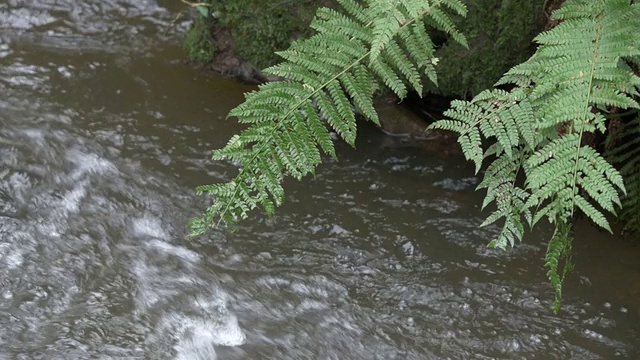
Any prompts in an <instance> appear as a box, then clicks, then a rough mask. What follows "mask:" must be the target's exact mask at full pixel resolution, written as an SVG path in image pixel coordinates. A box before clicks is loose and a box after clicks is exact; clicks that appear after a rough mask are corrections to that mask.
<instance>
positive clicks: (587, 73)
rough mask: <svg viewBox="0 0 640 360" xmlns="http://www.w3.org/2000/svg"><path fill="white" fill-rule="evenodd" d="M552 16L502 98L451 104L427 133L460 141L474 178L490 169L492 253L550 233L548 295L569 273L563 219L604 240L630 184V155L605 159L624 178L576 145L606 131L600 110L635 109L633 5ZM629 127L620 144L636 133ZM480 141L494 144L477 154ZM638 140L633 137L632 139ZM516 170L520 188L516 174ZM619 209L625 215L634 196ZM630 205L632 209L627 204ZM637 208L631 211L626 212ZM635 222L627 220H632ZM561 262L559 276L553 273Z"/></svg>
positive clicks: (569, 9) (611, 2)
mask: <svg viewBox="0 0 640 360" xmlns="http://www.w3.org/2000/svg"><path fill="white" fill-rule="evenodd" d="M554 17H555V18H556V19H558V20H562V22H561V23H560V24H559V25H558V26H556V27H555V28H554V29H553V30H551V31H548V32H544V33H542V34H540V35H538V36H537V37H536V39H535V40H536V42H538V43H539V44H540V46H539V48H538V49H537V51H536V53H535V54H534V55H533V56H532V57H531V58H530V59H529V60H527V61H526V62H524V63H523V64H521V65H517V66H515V67H514V68H512V69H511V70H510V71H509V72H507V73H506V74H505V76H504V77H503V78H502V79H501V80H500V81H499V82H498V85H511V86H515V87H514V88H513V90H511V91H510V92H505V91H501V90H493V91H486V92H483V93H481V94H479V95H478V96H477V97H476V98H474V99H473V100H472V101H470V102H462V101H460V102H455V103H454V104H453V106H452V109H451V110H449V111H447V112H446V113H445V115H446V116H447V117H449V119H445V120H442V121H439V122H437V123H435V124H434V125H433V126H434V127H435V128H440V129H447V130H452V131H456V132H458V133H460V137H459V142H460V144H461V146H462V149H463V152H464V154H465V156H466V157H467V159H469V160H471V161H474V163H475V164H476V171H478V170H479V169H480V167H481V164H482V162H483V161H484V160H489V161H490V165H489V166H488V168H487V172H486V173H485V177H484V180H483V182H482V183H481V184H480V188H485V189H487V196H486V199H485V204H484V205H485V206H486V205H487V204H489V203H491V202H494V203H495V204H496V207H497V209H496V210H495V211H494V212H493V213H492V214H491V215H490V217H489V218H488V219H487V221H485V225H486V224H489V223H493V222H494V221H496V220H498V219H502V218H504V221H505V225H504V227H503V230H502V232H501V233H500V235H499V236H498V237H497V238H496V239H494V240H493V241H492V242H491V245H492V246H496V247H499V248H505V247H506V246H507V245H513V244H514V243H515V242H516V241H520V240H522V235H523V233H524V231H523V223H522V219H523V218H524V219H526V220H527V222H528V223H529V226H534V225H535V224H536V223H537V222H538V221H539V220H540V219H542V218H547V219H548V220H549V222H550V223H552V224H554V225H555V226H556V231H555V233H554V235H553V237H552V239H551V241H550V242H549V247H548V249H547V255H546V264H547V266H548V267H549V278H550V280H551V283H552V285H553V286H554V289H555V292H556V302H555V305H554V307H555V308H556V309H557V308H558V304H559V301H560V293H561V288H562V280H563V279H564V276H565V275H566V273H567V271H569V270H570V269H571V262H570V249H571V235H570V233H571V228H570V225H569V224H570V223H571V219H572V218H573V217H574V213H575V212H576V210H580V211H581V212H582V213H584V214H585V215H586V216H587V217H588V218H590V219H591V220H592V221H593V222H594V223H595V224H597V225H598V226H600V227H602V228H604V229H606V230H608V231H611V229H610V226H609V222H608V220H607V219H606V217H605V214H604V211H606V212H608V213H613V214H615V210H616V207H618V208H619V207H621V205H622V204H621V200H620V194H625V193H626V188H625V185H624V181H623V176H622V175H624V176H625V177H626V179H627V180H626V181H627V185H631V186H632V187H633V186H634V185H637V184H638V182H637V181H636V180H637V177H636V178H634V176H637V173H638V172H637V166H638V162H639V160H638V153H637V152H635V153H634V151H629V149H625V148H623V147H621V146H619V147H618V148H617V149H616V150H614V151H613V157H614V158H615V159H616V160H618V162H623V163H625V166H626V167H623V168H622V174H621V172H619V171H618V170H616V169H615V168H614V167H613V166H611V165H610V164H609V163H608V162H607V161H606V160H605V159H604V157H602V156H601V155H600V154H599V153H598V152H597V151H596V150H595V149H594V148H592V147H590V146H589V145H587V144H585V143H584V141H583V139H584V138H585V137H586V135H587V134H590V133H598V132H600V133H604V132H605V131H606V123H607V121H608V119H607V117H606V111H603V110H606V109H611V108H617V109H627V108H632V109H638V108H639V107H640V106H639V105H638V103H637V100H638V87H639V86H640V78H639V77H638V76H637V75H636V74H634V72H633V71H632V69H631V67H630V66H629V63H630V62H631V63H635V65H638V59H640V58H639V56H640V46H638V35H637V34H639V33H640V5H639V4H633V5H631V4H630V3H629V1H627V0H600V1H592V0H568V1H567V2H566V3H565V4H564V5H563V7H562V8H561V9H559V10H558V11H556V12H555V13H554ZM637 125H638V124H637V123H635V125H634V123H630V125H629V128H628V129H625V130H624V131H625V136H627V137H631V138H633V136H632V135H633V134H637V131H638V128H637ZM483 139H490V140H491V141H492V142H493V145H492V146H491V147H490V148H489V149H488V150H487V151H486V152H484V151H483V146H484V144H483V142H482V140H483ZM635 140H637V137H636V138H635V139H634V140H632V141H635ZM521 170H523V171H524V175H525V176H524V178H525V180H524V183H522V184H520V183H519V182H518V181H517V179H516V175H517V174H518V173H519V172H520V171H521ZM625 199H632V200H628V202H625V210H624V213H625V214H629V213H628V211H629V210H631V209H634V210H635V211H636V212H635V213H633V214H635V219H637V201H638V197H637V193H636V196H627V197H625ZM634 201H635V203H634ZM634 206H635V207H634ZM633 217H634V216H633V215H632V218H633ZM562 259H565V262H564V267H563V268H560V267H559V264H560V263H561V262H562Z"/></svg>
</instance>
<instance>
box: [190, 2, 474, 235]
mask: <svg viewBox="0 0 640 360" xmlns="http://www.w3.org/2000/svg"><path fill="white" fill-rule="evenodd" d="M338 2H339V3H340V5H341V6H342V8H343V10H344V11H343V12H338V11H336V10H331V9H327V8H321V9H319V10H318V12H317V14H316V18H315V19H314V21H313V22H312V24H311V27H312V28H313V29H314V30H315V31H316V34H315V35H313V36H311V37H310V38H308V39H305V40H300V41H297V42H294V43H293V44H292V45H291V47H290V48H289V49H287V50H285V51H282V52H280V53H278V54H279V55H280V56H281V57H282V58H283V59H284V62H283V63H281V64H278V65H276V66H273V67H270V68H268V69H266V70H265V73H267V74H269V75H276V76H280V77H282V78H284V79H286V80H284V81H278V82H272V83H269V84H265V85H262V86H260V87H259V90H258V91H255V92H252V93H249V94H247V95H246V100H245V102H244V103H242V104H241V105H239V106H238V107H236V108H235V109H233V110H232V111H231V112H230V114H229V116H233V117H237V118H238V120H239V121H240V122H241V123H246V124H250V126H249V128H248V129H246V130H245V131H243V132H242V133H240V134H239V135H236V136H234V137H232V138H231V140H229V142H228V143H227V145H226V146H225V147H224V148H222V149H220V150H216V151H214V154H213V159H214V160H218V161H221V160H231V161H234V162H235V163H238V164H240V170H239V173H238V175H237V176H236V177H235V179H233V180H232V181H230V182H227V183H223V184H214V185H205V186H200V187H198V189H197V190H198V192H200V193H207V194H210V195H212V196H213V197H214V198H215V199H214V200H215V202H214V204H213V205H212V206H211V207H210V208H209V209H207V210H206V212H205V213H204V215H203V216H202V217H200V218H198V219H194V220H193V221H192V222H191V224H190V226H191V229H192V231H193V233H195V234H198V233H202V232H204V231H205V230H206V229H207V228H208V227H211V226H216V225H219V224H221V223H222V224H233V223H235V222H236V221H238V220H240V219H244V218H246V217H247V216H248V212H249V211H251V210H254V209H256V208H258V207H262V208H263V209H264V210H265V211H266V213H267V214H269V215H271V214H272V213H273V211H274V209H275V208H276V207H277V206H279V205H281V204H282V203H283V201H284V190H283V187H282V181H283V179H284V178H285V177H286V176H291V177H294V178H296V179H301V178H302V177H304V176H306V175H308V174H310V173H313V172H314V170H315V168H316V166H317V165H318V164H319V163H320V162H321V161H322V153H324V154H326V155H329V156H332V157H335V155H336V154H335V150H334V147H333V142H332V140H331V137H330V136H329V130H328V129H327V125H328V126H329V127H331V128H333V129H334V130H335V131H336V132H337V134H338V135H340V137H342V139H344V140H345V141H346V142H347V143H349V144H351V145H354V143H355V137H356V112H358V113H360V114H362V115H363V116H364V117H365V118H366V119H368V120H370V121H372V122H374V123H378V116H377V114H376V112H375V110H374V108H373V95H374V94H375V92H376V91H377V90H378V89H379V88H380V87H381V86H383V85H384V86H387V87H388V88H390V89H391V90H392V91H393V92H394V93H396V94H397V95H398V96H399V97H400V98H403V97H404V96H406V94H407V92H408V89H409V86H410V87H411V88H413V89H415V90H416V91H418V92H422V84H423V82H424V79H423V77H424V76H426V78H427V79H429V80H431V81H433V82H435V81H436V80H437V76H436V74H435V68H434V64H435V63H437V60H436V59H434V58H433V53H434V45H433V43H432V42H431V39H430V38H429V35H428V33H427V30H426V29H427V22H429V23H433V24H436V26H437V27H438V28H440V29H442V30H444V31H445V32H447V33H448V34H449V35H451V36H452V38H454V39H456V40H457V41H459V42H460V43H462V44H466V42H465V39H464V36H462V34H460V33H459V32H458V31H457V29H456V27H455V26H454V24H453V22H452V21H451V19H450V17H449V13H451V12H453V13H456V14H458V15H463V16H464V15H465V13H466V8H465V6H464V4H463V3H462V2H461V1H460V0H414V1H403V0H367V1H357V0H338Z"/></svg>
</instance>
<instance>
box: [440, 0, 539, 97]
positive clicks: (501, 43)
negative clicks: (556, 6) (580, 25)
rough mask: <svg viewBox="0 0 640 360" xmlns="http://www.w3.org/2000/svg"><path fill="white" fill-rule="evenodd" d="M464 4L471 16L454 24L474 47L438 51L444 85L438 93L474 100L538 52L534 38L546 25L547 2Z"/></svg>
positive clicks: (449, 44) (447, 46)
mask: <svg viewBox="0 0 640 360" xmlns="http://www.w3.org/2000/svg"><path fill="white" fill-rule="evenodd" d="M464 2H465V3H466V4H467V6H468V7H469V16H467V17H466V18H454V20H455V23H456V24H457V25H458V26H459V29H460V31H461V32H462V33H464V34H465V35H466V36H467V38H468V39H469V47H468V48H465V47H462V46H460V45H458V44H457V43H456V42H449V41H447V42H445V43H444V45H443V46H442V48H440V49H438V51H437V52H436V56H438V57H439V58H440V59H441V66H440V67H439V70H438V72H439V74H440V83H439V86H438V88H437V89H433V91H435V92H439V93H441V94H443V95H445V96H456V97H471V96H475V95H477V94H479V93H480V92H481V91H482V90H484V89H487V88H490V87H491V86H492V85H493V84H494V83H495V82H496V81H498V79H500V77H501V76H502V75H503V74H504V73H505V72H506V71H507V70H509V69H510V68H511V67H512V66H514V65H516V64H519V63H521V62H523V61H525V60H526V59H527V58H528V57H529V56H530V55H531V54H532V53H533V49H532V47H531V40H532V39H533V38H534V36H536V35H537V34H538V33H539V32H540V31H541V30H542V26H543V21H542V20H543V9H542V7H543V4H544V2H545V1H544V0H529V1H522V0H482V1H477V0H465V1H464Z"/></svg>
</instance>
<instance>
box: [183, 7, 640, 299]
mask: <svg viewBox="0 0 640 360" xmlns="http://www.w3.org/2000/svg"><path fill="white" fill-rule="evenodd" d="M339 3H340V5H341V6H342V8H343V10H344V11H343V12H338V11H336V10H331V9H327V8H322V9H320V10H318V12H317V14H316V18H315V20H314V21H313V22H312V24H311V28H312V29H313V30H314V31H315V34H314V35H313V36H311V37H309V38H308V39H305V40H300V41H296V42H294V43H293V44H292V46H291V47H290V48H289V49H288V50H286V51H282V52H279V53H278V54H279V55H280V56H281V57H282V58H284V60H285V61H284V62H283V63H281V64H279V65H276V66H273V67H271V68H268V69H267V70H266V72H267V73H269V74H273V75H278V76H282V77H283V78H286V79H288V80H287V81H280V82H273V83H269V84H266V85H262V86H261V87H260V89H259V91H256V92H252V93H249V94H247V96H246V101H245V102H244V103H243V104H241V105H240V106H238V107H237V108H235V109H234V110H232V111H231V113H230V114H229V115H230V116H234V117H237V118H238V119H239V121H240V122H242V123H246V124H249V125H250V126H249V128H248V129H247V130H245V131H243V132H242V133H240V134H239V135H236V136H234V137H232V138H231V140H230V141H229V142H228V144H227V145H226V146H225V147H224V148H223V149H220V150H216V151H215V152H214V154H213V158H214V159H215V160H217V161H221V160H231V161H234V162H237V163H239V164H240V165H241V168H240V170H239V173H238V175H237V176H236V178H235V179H234V180H233V181H230V182H228V183H223V184H214V185H206V186H201V187H199V188H198V191H199V192H201V193H207V194H210V195H212V196H214V197H215V202H214V204H213V205H212V206H211V207H210V208H209V209H207V211H206V212H205V214H204V215H203V216H202V217H201V218H198V219H194V220H193V221H192V223H191V228H192V230H193V232H194V233H196V234H198V233H202V232H204V231H206V229H207V228H208V227H212V226H218V225H221V224H233V223H235V222H237V221H239V220H241V219H245V218H246V217H248V213H249V211H251V210H254V209H256V208H259V207H261V208H263V209H264V210H265V211H266V213H267V214H273V212H274V211H275V208H276V207H277V206H279V205H280V204H282V202H283V201H284V189H283V187H282V181H283V179H284V178H285V177H286V176H292V177H294V178H296V179H302V178H303V177H304V176H306V175H308V174H311V173H313V172H314V170H315V168H316V166H317V165H318V164H319V163H320V162H321V160H322V154H323V153H324V154H325V155H329V156H333V157H335V151H334V148H333V142H332V140H331V138H330V137H329V133H328V129H327V126H329V127H331V128H333V129H334V130H335V131H336V132H337V133H338V134H339V135H340V137H342V138H343V139H344V140H345V141H346V142H347V143H349V144H352V145H353V143H354V141H355V136H356V116H357V115H361V116H363V117H364V118H365V119H368V120H369V121H373V122H375V123H377V121H378V118H377V114H376V112H375V110H374V109H373V106H372V99H373V95H374V94H375V93H376V91H377V90H378V89H380V88H382V87H385V86H386V87H387V88H389V89H391V90H392V91H393V92H394V93H395V94H396V95H398V96H399V97H400V98H403V97H404V96H406V94H407V92H408V91H409V89H410V88H413V89H414V90H416V91H417V92H418V93H422V90H423V88H422V86H423V82H424V79H428V80H430V81H431V82H433V83H437V79H438V78H437V75H436V72H435V68H436V65H437V64H438V60H439V59H438V58H436V57H435V56H434V54H435V46H434V44H433V41H432V39H431V38H430V37H429V35H428V34H429V32H428V30H427V29H428V28H429V27H435V28H437V29H438V30H440V31H443V32H445V33H446V34H448V36H450V37H451V38H452V39H454V40H455V41H456V42H458V43H459V44H461V45H462V46H467V42H466V38H465V36H464V35H463V34H462V33H461V32H460V31H459V30H458V28H457V27H456V25H455V23H454V21H453V20H452V15H454V14H457V15H461V16H463V15H465V14H466V11H467V9H466V6H465V5H464V3H462V2H461V1H460V0H416V1H401V0H369V1H357V0H340V1H339ZM553 16H554V18H555V19H557V20H558V21H560V22H559V25H558V26H556V27H555V28H554V29H552V30H550V31H547V32H543V33H541V34H539V35H538V36H537V37H536V39H535V41H536V43H537V44H538V48H537V50H536V52H535V54H534V55H533V56H532V57H531V58H529V59H528V60H527V61H525V62H524V63H522V64H520V65H517V66H515V67H513V68H512V69H511V70H509V71H508V72H507V73H506V74H505V75H504V76H503V77H502V79H501V80H500V81H499V82H498V83H497V86H498V88H496V89H492V90H486V91H483V92H481V93H480V94H478V95H477V96H476V97H475V98H473V99H472V100H471V101H460V100H458V101H454V102H453V103H452V105H451V109H450V110H448V111H447V112H446V113H445V115H446V118H445V119H443V120H441V121H438V122H436V123H435V124H434V125H433V128H439V129H446V130H451V131H454V132H457V133H459V138H458V142H459V143H460V145H461V147H462V150H463V153H464V155H465V156H466V158H467V159H468V160H470V161H472V162H474V163H475V165H476V172H479V171H480V170H481V169H483V165H485V163H486V168H485V169H486V170H485V172H484V178H483V181H482V182H481V183H480V185H479V188H480V189H485V190H486V192H487V193H486V197H485V200H484V203H483V207H486V206H488V205H490V204H494V205H495V209H494V210H493V211H492V212H491V214H490V215H489V217H488V218H487V219H486V221H485V222H484V223H483V225H484V226H486V225H489V224H492V223H495V222H497V221H500V222H501V223H502V230H501V232H500V234H499V235H498V236H497V237H496V238H495V239H493V240H492V241H491V242H490V246H493V247H497V248H501V249H504V248H506V247H507V246H514V245H515V244H516V243H517V242H519V241H521V240H522V237H523V234H524V233H525V224H526V225H528V226H529V227H534V226H535V225H536V224H537V223H538V222H539V221H540V220H542V219H547V220H548V221H549V222H550V223H551V224H553V225H554V226H555V232H554V234H553V236H552V238H551V240H550V241H549V245H548V248H547V254H546V266H547V267H548V268H549V271H548V276H549V279H550V281H551V283H552V285H553V288H554V290H555V292H556V298H555V303H554V308H555V310H556V311H557V309H558V307H559V303H560V295H561V290H562V284H563V279H564V278H565V276H566V275H567V273H568V272H569V271H570V270H571V268H572V264H571V259H570V256H571V245H572V226H571V224H572V220H573V219H574V218H575V217H576V215H577V213H578V212H582V213H584V214H585V215H586V216H587V217H588V218H589V219H591V220H592V221H593V222H594V223H595V224H596V225H598V226H600V227H602V228H603V229H606V230H609V231H611V228H610V225H609V222H608V220H607V218H606V215H607V214H615V213H616V210H617V209H618V208H620V207H623V214H627V219H628V221H629V222H628V223H627V224H628V225H629V226H631V227H630V229H636V230H637V226H638V215H637V214H638V213H639V212H640V209H639V208H638V207H639V205H638V202H639V198H638V186H639V185H640V177H639V176H638V167H639V164H640V160H638V155H639V154H638V151H637V147H633V146H627V145H626V144H627V142H625V141H619V139H630V140H629V141H630V142H631V143H632V144H637V141H638V137H637V132H638V125H639V124H638V120H637V109H638V108H640V106H639V105H638V103H637V100H638V97H639V96H638V95H639V94H638V88H640V78H639V77H638V76H637V69H638V65H640V37H639V36H638V35H637V34H639V33H640V5H639V4H637V3H634V2H629V1H628V0H568V1H566V3H565V4H564V5H563V6H562V8H561V9H559V10H557V11H556V12H554V15H553ZM327 54H331V56H327ZM634 69H635V70H636V72H634ZM624 109H630V111H631V115H625V116H616V114H618V113H619V112H620V111H622V110H624ZM612 117H615V119H616V121H617V123H618V124H620V126H619V131H618V132H617V134H618V137H617V138H613V139H612V140H611V141H609V143H610V144H611V145H610V151H609V152H608V154H609V159H610V161H611V163H610V162H608V161H607V160H606V159H605V157H604V156H602V155H601V153H600V151H599V149H598V148H597V146H594V145H597V144H595V143H593V142H590V141H587V140H588V139H590V138H593V136H596V135H599V134H604V133H605V132H606V131H607V127H608V125H610V123H611V121H612V120H611V119H612ZM630 118H635V119H636V120H633V121H629V119H630ZM592 135H593V136H592ZM611 164H616V165H618V166H620V167H619V168H620V170H618V169H617V168H615V167H614V166H613V165H611ZM625 182H626V184H625ZM627 189H629V191H627ZM625 194H626V196H624V195H625ZM621 195H623V197H622V198H621ZM634 219H635V220H634ZM634 221H635V222H634Z"/></svg>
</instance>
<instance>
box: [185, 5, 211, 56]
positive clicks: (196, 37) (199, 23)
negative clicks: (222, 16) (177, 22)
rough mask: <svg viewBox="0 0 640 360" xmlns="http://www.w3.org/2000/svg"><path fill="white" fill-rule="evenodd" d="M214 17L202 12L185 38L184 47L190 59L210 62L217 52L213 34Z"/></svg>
mask: <svg viewBox="0 0 640 360" xmlns="http://www.w3.org/2000/svg"><path fill="white" fill-rule="evenodd" d="M211 28H212V19H211V18H210V17H209V16H206V17H205V16H203V15H202V14H201V13H200V12H199V13H198V16H197V17H196V18H195V19H194V21H193V25H192V26H191V29H189V31H188V32H187V34H186V35H185V39H184V47H185V49H186V51H187V56H188V57H189V60H192V61H201V62H208V61H211V60H212V59H213V57H214V56H215V54H216V45H215V42H214V40H213V36H212V35H211Z"/></svg>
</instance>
